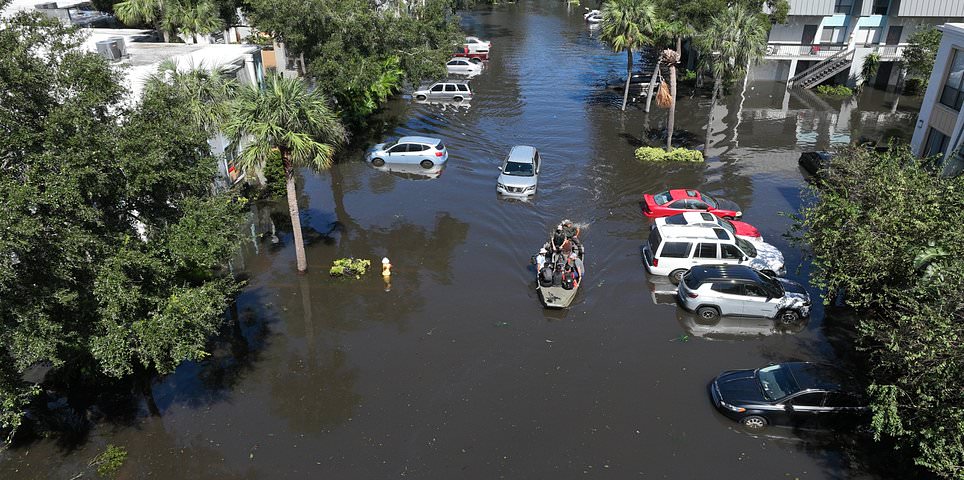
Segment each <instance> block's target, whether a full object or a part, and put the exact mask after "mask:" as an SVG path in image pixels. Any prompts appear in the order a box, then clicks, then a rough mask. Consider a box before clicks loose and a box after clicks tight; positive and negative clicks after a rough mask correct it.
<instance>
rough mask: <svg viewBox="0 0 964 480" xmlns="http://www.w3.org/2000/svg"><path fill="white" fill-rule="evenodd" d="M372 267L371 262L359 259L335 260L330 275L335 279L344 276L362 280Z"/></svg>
mask: <svg viewBox="0 0 964 480" xmlns="http://www.w3.org/2000/svg"><path fill="white" fill-rule="evenodd" d="M371 266H372V261H371V260H362V259H358V258H339V259H338V260H335V263H334V264H332V266H331V269H330V270H328V273H329V274H331V276H333V277H342V276H353V277H355V278H356V279H357V278H361V276H362V275H364V274H365V272H367V271H368V269H369V268H370V267H371Z"/></svg>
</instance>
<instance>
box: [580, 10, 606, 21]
mask: <svg viewBox="0 0 964 480" xmlns="http://www.w3.org/2000/svg"><path fill="white" fill-rule="evenodd" d="M582 18H584V19H586V21H587V22H589V23H599V22H602V12H600V11H599V10H590V11H588V12H586V13H585V14H584V15H583V16H582Z"/></svg>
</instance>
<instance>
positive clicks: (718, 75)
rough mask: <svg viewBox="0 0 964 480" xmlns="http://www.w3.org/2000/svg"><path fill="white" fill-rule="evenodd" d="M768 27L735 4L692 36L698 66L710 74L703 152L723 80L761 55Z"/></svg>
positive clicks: (742, 72)
mask: <svg viewBox="0 0 964 480" xmlns="http://www.w3.org/2000/svg"><path fill="white" fill-rule="evenodd" d="M769 30H770V25H769V24H768V23H767V22H766V20H765V19H764V17H761V16H760V15H759V13H758V12H756V11H752V10H750V9H748V8H746V7H745V6H742V5H740V4H737V5H735V6H732V7H729V8H726V9H725V10H723V11H722V12H720V14H719V15H717V16H715V17H713V19H712V20H711V21H710V24H709V25H708V26H707V28H706V29H705V30H704V31H703V32H702V34H700V35H699V36H698V37H696V46H697V48H698V49H699V52H700V61H701V63H702V65H703V67H702V68H703V69H704V70H705V71H707V72H709V73H710V75H711V76H712V77H713V93H712V95H711V100H710V113H709V115H708V118H707V121H706V143H705V145H704V150H703V152H704V153H706V154H708V153H709V148H710V125H711V122H712V119H713V109H714V108H715V107H716V99H717V97H718V95H719V94H720V93H722V87H723V82H724V81H726V82H731V81H732V80H733V79H736V78H740V77H742V76H744V75H746V74H747V72H748V70H749V68H750V66H751V65H753V64H754V63H757V62H759V61H760V60H762V59H763V56H764V55H765V54H766V47H767V35H768V32H769Z"/></svg>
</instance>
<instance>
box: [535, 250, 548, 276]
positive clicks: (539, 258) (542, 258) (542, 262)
mask: <svg viewBox="0 0 964 480" xmlns="http://www.w3.org/2000/svg"><path fill="white" fill-rule="evenodd" d="M547 253H549V251H548V250H546V247H542V248H540V249H539V254H538V255H536V271H537V272H541V271H542V268H543V267H545V266H546V254H547Z"/></svg>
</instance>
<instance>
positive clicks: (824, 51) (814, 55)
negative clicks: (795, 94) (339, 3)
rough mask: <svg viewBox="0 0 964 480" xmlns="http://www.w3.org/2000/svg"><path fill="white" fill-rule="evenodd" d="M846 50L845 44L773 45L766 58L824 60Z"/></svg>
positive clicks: (768, 48) (769, 47)
mask: <svg viewBox="0 0 964 480" xmlns="http://www.w3.org/2000/svg"><path fill="white" fill-rule="evenodd" d="M846 49H847V45H846V44H843V43H840V44H822V45H799V44H786V43H771V44H769V45H767V52H766V56H765V58H766V59H767V60H793V59H798V60H823V59H825V58H830V57H832V56H834V55H836V54H837V53H839V52H842V51H844V50H846ZM882 56H883V55H882Z"/></svg>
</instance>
